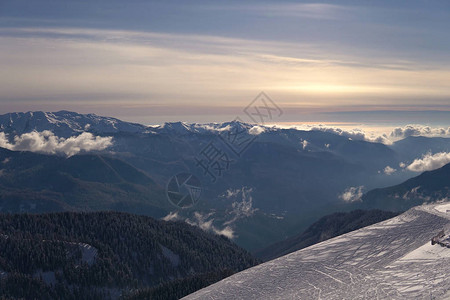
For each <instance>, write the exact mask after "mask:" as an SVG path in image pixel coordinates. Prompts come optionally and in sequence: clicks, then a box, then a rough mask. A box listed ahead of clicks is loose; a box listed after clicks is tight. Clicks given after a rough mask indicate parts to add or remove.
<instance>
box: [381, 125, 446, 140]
mask: <svg viewBox="0 0 450 300" xmlns="http://www.w3.org/2000/svg"><path fill="white" fill-rule="evenodd" d="M389 136H390V137H391V138H396V139H398V138H406V137H409V136H450V127H448V128H443V127H430V126H424V125H417V124H409V125H406V126H404V127H397V128H394V129H393V130H392V132H391V133H390V135H389Z"/></svg>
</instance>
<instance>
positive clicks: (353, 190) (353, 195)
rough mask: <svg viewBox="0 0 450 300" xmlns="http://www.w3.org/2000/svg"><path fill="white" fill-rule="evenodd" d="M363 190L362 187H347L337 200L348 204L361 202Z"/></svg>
mask: <svg viewBox="0 0 450 300" xmlns="http://www.w3.org/2000/svg"><path fill="white" fill-rule="evenodd" d="M363 189H364V186H362V185H361V186H358V187H349V188H347V189H346V190H345V191H344V192H343V193H342V194H341V195H339V199H341V200H343V201H345V202H348V203H351V202H356V201H361V197H362V195H363Z"/></svg>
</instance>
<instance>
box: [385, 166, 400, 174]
mask: <svg viewBox="0 0 450 300" xmlns="http://www.w3.org/2000/svg"><path fill="white" fill-rule="evenodd" d="M383 172H384V174H386V175H392V174H394V173H395V172H397V169H394V168H392V167H390V166H386V168H384V170H383Z"/></svg>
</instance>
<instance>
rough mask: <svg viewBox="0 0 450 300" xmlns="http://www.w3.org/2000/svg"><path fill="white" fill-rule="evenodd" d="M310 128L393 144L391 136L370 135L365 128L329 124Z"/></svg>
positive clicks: (352, 137) (357, 138)
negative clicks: (345, 127)
mask: <svg viewBox="0 0 450 300" xmlns="http://www.w3.org/2000/svg"><path fill="white" fill-rule="evenodd" d="M309 130H316V131H322V132H328V133H334V134H337V135H340V136H345V137H348V138H350V139H352V140H357V141H367V142H374V143H383V144H387V145H389V144H392V141H391V140H390V139H389V137H388V136H387V135H386V134H382V135H369V134H367V133H366V132H365V131H364V130H362V129H359V128H354V129H352V130H345V129H342V128H338V127H328V126H324V125H321V124H319V125H316V126H311V127H309Z"/></svg>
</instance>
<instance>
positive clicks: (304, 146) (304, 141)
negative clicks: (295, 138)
mask: <svg viewBox="0 0 450 300" xmlns="http://www.w3.org/2000/svg"><path fill="white" fill-rule="evenodd" d="M301 144H302V146H303V150H305V149H306V146H308V144H309V142H308V141H307V140H303V141H302V142H301Z"/></svg>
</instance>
